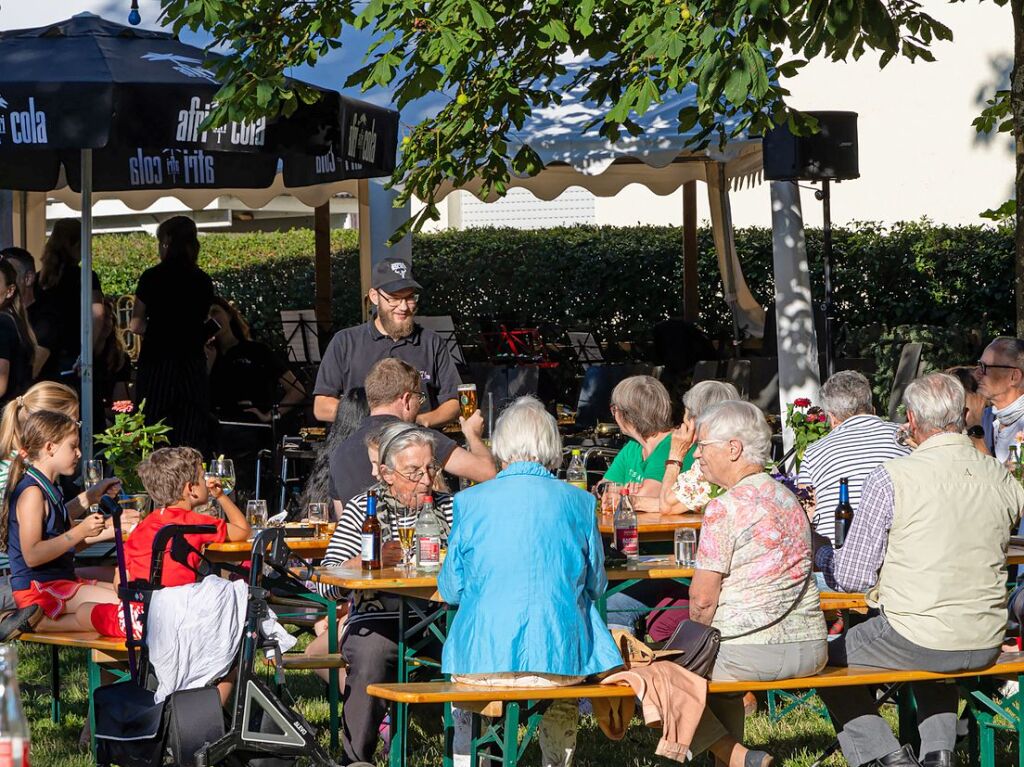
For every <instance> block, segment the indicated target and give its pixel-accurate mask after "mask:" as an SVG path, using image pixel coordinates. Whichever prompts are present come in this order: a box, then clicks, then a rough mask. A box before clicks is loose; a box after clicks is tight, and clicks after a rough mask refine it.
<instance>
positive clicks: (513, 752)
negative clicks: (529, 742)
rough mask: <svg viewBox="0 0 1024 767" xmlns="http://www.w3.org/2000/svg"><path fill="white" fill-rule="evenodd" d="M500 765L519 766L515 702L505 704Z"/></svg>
mask: <svg viewBox="0 0 1024 767" xmlns="http://www.w3.org/2000/svg"><path fill="white" fill-rule="evenodd" d="M501 763H502V765H503V766H504V767H517V765H518V764H519V703H518V702H516V701H510V702H508V703H506V704H505V731H504V733H502V742H501ZM473 764H475V762H474V763H473ZM470 767H472V764H471V765H470Z"/></svg>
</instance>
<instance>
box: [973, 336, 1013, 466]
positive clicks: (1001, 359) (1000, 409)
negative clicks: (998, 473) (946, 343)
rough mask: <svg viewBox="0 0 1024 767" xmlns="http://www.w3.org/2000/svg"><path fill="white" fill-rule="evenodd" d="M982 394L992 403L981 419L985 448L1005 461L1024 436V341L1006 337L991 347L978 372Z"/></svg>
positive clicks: (976, 373) (979, 388) (976, 370)
mask: <svg viewBox="0 0 1024 767" xmlns="http://www.w3.org/2000/svg"><path fill="white" fill-rule="evenodd" d="M974 377H975V378H976V379H977V381H978V394H980V395H981V396H982V397H984V398H985V399H987V400H988V401H989V402H991V403H992V405H991V407H987V408H985V411H984V413H983V414H982V417H981V428H982V430H983V432H984V439H985V446H986V447H987V448H988V450H989V452H990V453H991V454H992V455H994V456H995V457H996V459H997V460H999V461H1005V460H1006V459H1007V457H1008V456H1009V453H1010V445H1014V444H1017V435H1018V434H1021V433H1024V341H1022V340H1021V339H1019V338H1010V337H1008V336H1002V337H1000V338H997V339H996V340H994V341H993V342H992V343H990V344H989V345H988V346H987V347H985V351H984V353H983V354H982V355H981V359H980V360H978V366H977V368H976V369H975V371H974Z"/></svg>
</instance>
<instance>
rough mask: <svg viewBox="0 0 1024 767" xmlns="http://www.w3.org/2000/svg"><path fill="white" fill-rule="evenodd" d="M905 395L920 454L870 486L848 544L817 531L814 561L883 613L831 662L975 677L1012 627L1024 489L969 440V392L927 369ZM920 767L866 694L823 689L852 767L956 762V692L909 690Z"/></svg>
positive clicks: (839, 646)
mask: <svg viewBox="0 0 1024 767" xmlns="http://www.w3.org/2000/svg"><path fill="white" fill-rule="evenodd" d="M904 398H905V401H906V405H907V417H908V419H909V423H910V430H911V436H912V437H913V439H914V441H915V442H916V443H917V444H918V448H917V449H916V450H915V451H914V452H913V453H911V454H910V455H907V456H904V457H902V458H896V459H893V460H891V461H887V462H886V463H884V464H882V465H881V466H879V467H878V468H877V469H875V470H874V471H873V472H871V474H870V475H869V476H868V478H867V480H865V482H864V489H863V492H862V494H861V502H860V506H859V508H858V509H857V512H856V513H855V514H854V517H853V524H852V526H851V528H850V532H849V535H848V536H847V539H846V544H845V545H844V546H843V547H842V548H841V549H839V550H833V548H832V546H831V545H830V544H829V542H828V540H827V539H825V538H824V537H822V536H820V535H816V536H815V564H816V565H817V566H818V568H819V569H820V570H821V571H822V572H823V574H824V576H825V580H826V582H827V583H828V584H829V585H830V586H832V587H833V588H836V589H838V590H842V591H851V592H855V591H867V592H868V595H867V596H868V604H869V605H871V606H873V607H878V608H879V609H880V610H881V614H880V615H878V616H876V617H874V618H871V619H870V620H868V621H866V622H864V623H861V624H859V625H857V626H854V627H853V628H851V629H850V631H849V632H847V634H846V636H844V637H840V638H837V639H835V640H834V641H833V642H831V643H829V662H830V663H831V664H832V665H841V666H845V665H850V666H872V667H875V668H887V669H915V670H925V671H934V672H937V673H955V672H961V671H972V670H976V669H981V668H985V667H987V666H989V665H991V664H992V663H993V662H994V661H995V660H996V658H998V657H999V652H1000V647H1001V645H1002V640H1003V635H1004V633H1005V629H1006V549H1007V545H1008V543H1009V539H1010V531H1011V530H1012V528H1013V527H1014V525H1016V524H1017V521H1018V520H1019V519H1020V515H1021V510H1022V509H1024V489H1022V488H1021V486H1020V485H1019V484H1018V483H1017V482H1016V481H1015V480H1014V478H1013V477H1012V476H1011V475H1010V474H1009V473H1008V472H1007V471H1006V470H1005V469H1004V468H1003V467H1002V465H1001V464H1000V463H999V462H998V461H997V460H995V459H994V458H992V457H991V456H987V455H983V454H982V453H980V452H979V451H978V450H977V449H975V447H974V445H973V444H972V443H971V440H970V438H969V437H967V436H966V435H964V434H962V433H961V432H962V430H963V425H964V424H963V422H964V389H963V386H962V385H961V384H960V382H959V381H957V380H956V379H955V378H953V377H952V376H949V375H946V374H944V373H932V374H930V375H926V376H924V377H922V378H919V379H917V380H916V381H914V382H912V383H911V384H910V386H908V387H907V390H906V393H905V394H904ZM913 689H914V695H915V698H916V699H917V708H918V717H919V722H920V724H919V728H920V733H921V751H920V761H918V756H917V755H915V754H914V753H913V752H912V751H911V749H910V747H909V746H904V747H902V748H901V747H900V744H899V742H898V741H897V740H896V738H895V737H894V736H893V733H892V730H891V729H890V728H889V725H888V724H887V723H886V722H885V720H884V719H882V717H881V716H879V714H878V705H877V703H876V702H875V699H874V697H873V696H872V695H871V693H870V692H869V690H868V689H867V688H843V689H836V690H824V689H823V690H819V691H818V692H819V694H820V695H821V697H822V699H823V700H824V701H825V703H826V705H828V708H829V712H830V713H831V714H832V719H833V721H834V722H835V723H836V730H837V733H838V735H839V744H840V746H842V749H843V755H844V756H845V757H846V760H847V761H848V762H849V763H850V764H851V765H852V766H853V767H858V765H862V764H871V765H883V766H884V767H909V766H916V765H925V767H952V765H953V747H954V743H955V741H956V720H957V704H958V700H959V699H958V693H957V688H956V686H955V685H948V684H941V683H934V682H920V683H915V684H914V685H913Z"/></svg>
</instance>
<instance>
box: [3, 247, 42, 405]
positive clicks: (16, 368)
mask: <svg viewBox="0 0 1024 767" xmlns="http://www.w3.org/2000/svg"><path fill="white" fill-rule="evenodd" d="M35 356H36V340H35V336H34V335H33V334H32V328H31V327H29V324H28V319H27V318H26V317H25V309H24V308H23V307H22V305H21V296H20V295H19V292H18V273H17V272H16V271H15V269H14V267H13V266H12V265H11V264H10V262H8V261H7V260H4V261H0V407H3V406H4V405H6V404H7V403H8V402H10V401H11V400H12V399H14V398H15V397H17V396H19V395H21V394H23V393H24V392H25V390H26V389H28V387H29V386H31V385H32V379H33V375H32V373H33V369H32V364H33V362H34V360H35Z"/></svg>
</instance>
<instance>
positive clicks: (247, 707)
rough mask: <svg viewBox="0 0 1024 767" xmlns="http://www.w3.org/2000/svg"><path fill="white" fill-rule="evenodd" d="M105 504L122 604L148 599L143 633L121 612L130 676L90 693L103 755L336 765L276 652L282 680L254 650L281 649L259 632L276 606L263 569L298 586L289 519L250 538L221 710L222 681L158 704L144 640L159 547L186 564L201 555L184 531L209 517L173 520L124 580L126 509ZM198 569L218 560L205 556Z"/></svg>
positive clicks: (144, 765) (148, 762) (139, 762)
mask: <svg viewBox="0 0 1024 767" xmlns="http://www.w3.org/2000/svg"><path fill="white" fill-rule="evenodd" d="M104 507H105V511H108V512H109V513H110V514H111V515H112V516H113V524H114V540H115V545H116V551H117V562H118V571H119V574H120V577H121V584H122V586H121V587H120V588H119V589H118V595H119V597H120V598H121V601H122V604H123V607H124V614H125V615H126V616H130V615H131V611H130V603H131V602H140V603H142V604H143V605H144V608H145V610H144V613H143V618H142V625H143V633H142V636H140V637H137V638H136V637H134V636H132V634H133V631H132V626H131V623H132V621H131V619H130V618H129V619H127V620H126V621H125V633H126V634H127V639H126V647H127V650H128V665H129V670H130V672H131V677H130V679H129V680H127V681H124V682H118V683H116V684H111V685H105V686H102V687H99V688H97V690H96V691H95V693H94V696H93V707H94V709H93V710H94V711H95V712H96V743H97V755H96V759H97V764H98V765H101V766H103V765H121V767H159V766H160V765H165V764H174V765H184V766H185V767H193V766H194V767H208V766H212V765H221V764H223V765H230V766H231V767H241V766H242V765H250V766H251V767H289V766H290V765H294V764H295V762H296V759H297V757H300V756H301V757H303V758H304V760H305V762H306V763H308V764H310V765H314V766H315V767H335V762H334V761H333V760H332V759H331V758H330V757H329V756H328V755H327V753H326V752H325V751H324V749H323V748H322V747H321V746H320V744H319V743H318V742H317V739H316V731H315V730H314V729H313V727H311V726H310V724H309V723H308V722H306V720H305V719H304V718H303V717H302V715H301V714H299V713H298V712H297V711H295V710H294V708H292V707H291V706H290V705H289V704H288V703H287V702H285V701H284V700H282V695H287V691H286V690H285V689H284V687H283V681H284V680H283V674H282V671H281V669H282V664H281V663H280V657H278V658H277V660H278V663H277V664H276V669H277V671H276V673H277V675H278V676H277V682H278V684H277V685H276V686H275V687H276V689H272V688H271V686H269V685H268V684H267V683H266V682H264V681H263V679H262V678H260V676H259V675H258V674H257V672H256V669H255V663H256V653H257V651H259V650H261V649H268V650H271V651H272V652H274V653H278V652H279V650H278V646H277V644H276V643H275V642H271V641H269V640H267V638H266V637H264V636H263V634H262V632H261V629H260V626H261V624H262V623H263V621H264V620H265V619H266V618H267V617H268V616H269V615H270V608H269V606H268V596H269V592H268V590H267V589H266V588H264V583H263V581H264V575H265V573H273V574H274V575H275V576H276V578H277V580H279V581H280V580H285V581H291V582H293V583H294V584H295V585H296V586H301V582H299V581H298V580H297V579H296V578H295V577H294V576H293V575H292V573H291V571H290V570H289V567H288V562H289V558H290V556H291V553H290V549H289V548H288V545H287V543H286V541H285V531H284V530H283V529H280V528H277V529H273V528H271V529H267V530H264V531H262V532H261V533H259V534H258V535H257V536H256V539H255V541H254V542H253V547H252V555H251V568H250V570H249V574H248V601H247V605H246V613H245V625H244V629H243V632H242V639H241V643H240V647H239V649H238V662H237V670H238V676H237V681H236V683H235V689H234V701H233V705H232V706H231V709H230V712H229V713H228V714H227V715H225V713H224V710H223V709H222V708H221V705H220V696H219V694H218V692H217V689H216V687H203V688H199V689H194V690H183V691H179V692H175V693H173V694H172V695H170V696H169V697H168V698H167V699H166V700H164V701H163V702H161V703H159V704H157V703H155V701H154V690H155V688H156V684H155V681H156V680H155V679H154V678H153V674H152V668H151V666H150V663H149V659H148V653H147V646H146V628H147V620H146V617H145V616H146V614H148V612H149V604H150V600H151V598H152V596H153V594H154V592H155V591H157V590H159V589H160V588H161V585H160V584H161V575H162V569H163V556H162V554H163V552H164V551H166V550H167V544H168V542H170V544H171V547H170V556H171V557H172V558H173V559H174V560H175V561H176V562H180V563H182V564H183V565H185V566H186V567H189V568H190V569H194V568H192V566H191V564H189V558H190V555H199V556H200V557H201V556H202V555H201V553H200V552H198V551H197V550H196V549H195V548H194V547H193V546H192V545H191V544H190V543H189V542H188V541H187V539H186V538H185V536H186V535H192V534H199V533H210V532H213V531H214V528H213V527H212V526H211V525H167V526H166V527H163V528H161V529H160V531H159V532H158V533H157V535H156V536H155V539H154V542H153V558H152V565H151V569H150V578H149V580H148V581H139V580H137V581H132V582H128V581H127V578H126V571H125V559H124V548H123V538H122V536H121V509H120V507H119V506H117V504H116V502H114V501H113V500H112V499H104ZM200 562H201V564H200V568H199V570H198V571H197V575H199V576H200V577H202V576H203V575H204V574H205V573H207V572H209V568H210V567H212V565H211V563H210V562H209V561H207V560H203V559H201V560H200Z"/></svg>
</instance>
